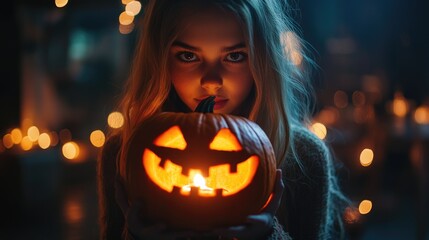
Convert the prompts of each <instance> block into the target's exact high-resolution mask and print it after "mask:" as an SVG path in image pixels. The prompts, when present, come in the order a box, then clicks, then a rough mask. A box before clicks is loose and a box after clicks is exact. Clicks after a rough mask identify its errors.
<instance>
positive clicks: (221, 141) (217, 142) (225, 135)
mask: <svg viewBox="0 0 429 240" xmlns="http://www.w3.org/2000/svg"><path fill="white" fill-rule="evenodd" d="M209 148H210V149H212V150H220V151H241V150H242V147H241V144H240V142H239V141H238V139H237V137H236V136H235V135H234V134H233V133H232V132H231V131H230V130H229V129H228V128H222V129H221V130H219V132H218V133H217V134H216V136H215V137H214V138H213V141H212V142H211V143H210V145H209Z"/></svg>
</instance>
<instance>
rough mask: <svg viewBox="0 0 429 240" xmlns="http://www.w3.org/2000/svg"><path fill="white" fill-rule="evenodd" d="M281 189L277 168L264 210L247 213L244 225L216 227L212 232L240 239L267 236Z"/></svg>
mask: <svg viewBox="0 0 429 240" xmlns="http://www.w3.org/2000/svg"><path fill="white" fill-rule="evenodd" d="M283 189H284V184H283V180H282V171H281V169H277V172H276V182H275V187H274V192H273V197H272V199H271V201H270V203H269V204H268V205H267V207H266V208H265V209H264V211H263V212H261V213H259V214H255V215H249V216H248V217H247V220H246V223H245V224H244V225H239V226H233V227H229V228H223V229H217V230H215V231H214V233H215V234H217V235H219V236H222V237H226V238H228V239H236V238H238V239H240V240H246V239H261V238H263V237H265V236H267V235H268V234H269V233H270V231H271V230H272V228H273V223H274V219H273V218H274V216H275V214H276V211H277V209H278V207H279V206H280V202H281V199H282V195H283Z"/></svg>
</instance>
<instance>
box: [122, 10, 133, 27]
mask: <svg viewBox="0 0 429 240" xmlns="http://www.w3.org/2000/svg"><path fill="white" fill-rule="evenodd" d="M133 21H134V16H131V15H129V14H128V13H127V12H126V11H124V12H122V13H121V14H120V15H119V23H120V24H121V25H130V24H131V23H133Z"/></svg>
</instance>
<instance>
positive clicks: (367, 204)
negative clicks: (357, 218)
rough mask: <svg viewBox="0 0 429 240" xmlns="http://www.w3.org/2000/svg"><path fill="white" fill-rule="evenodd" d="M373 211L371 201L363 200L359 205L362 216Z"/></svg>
mask: <svg viewBox="0 0 429 240" xmlns="http://www.w3.org/2000/svg"><path fill="white" fill-rule="evenodd" d="M371 210H372V202H371V201H370V200H363V201H362V202H360V204H359V212H360V214H363V215H365V214H368V213H369V212H371Z"/></svg>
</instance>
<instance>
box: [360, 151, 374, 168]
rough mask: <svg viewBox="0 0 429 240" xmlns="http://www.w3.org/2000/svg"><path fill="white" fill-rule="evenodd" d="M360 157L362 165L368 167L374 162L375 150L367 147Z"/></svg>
mask: <svg viewBox="0 0 429 240" xmlns="http://www.w3.org/2000/svg"><path fill="white" fill-rule="evenodd" d="M359 159H360V164H361V165H362V166H364V167H368V166H369V165H371V164H372V160H373V159H374V152H373V151H372V150H371V149H369V148H365V149H364V150H362V152H361V153H360V157H359Z"/></svg>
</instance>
